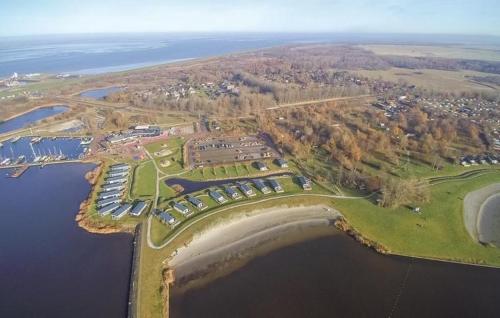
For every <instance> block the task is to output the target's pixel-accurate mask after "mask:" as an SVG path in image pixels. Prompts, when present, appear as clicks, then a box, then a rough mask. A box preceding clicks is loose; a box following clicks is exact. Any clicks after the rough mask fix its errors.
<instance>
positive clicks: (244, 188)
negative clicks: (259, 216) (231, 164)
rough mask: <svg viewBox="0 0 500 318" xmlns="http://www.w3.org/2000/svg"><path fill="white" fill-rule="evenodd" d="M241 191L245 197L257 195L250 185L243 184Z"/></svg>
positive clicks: (240, 186)
mask: <svg viewBox="0 0 500 318" xmlns="http://www.w3.org/2000/svg"><path fill="white" fill-rule="evenodd" d="M239 188H240V191H241V192H243V194H244V195H246V196H247V197H253V196H254V195H255V192H253V190H252V188H250V187H249V186H248V185H246V184H244V183H241V184H240V185H239Z"/></svg>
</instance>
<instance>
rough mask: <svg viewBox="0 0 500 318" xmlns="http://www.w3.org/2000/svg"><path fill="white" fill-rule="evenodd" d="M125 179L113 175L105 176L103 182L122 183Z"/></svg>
mask: <svg viewBox="0 0 500 318" xmlns="http://www.w3.org/2000/svg"><path fill="white" fill-rule="evenodd" d="M126 181H127V178H126V177H114V178H107V179H106V182H105V184H115V183H124V182H126Z"/></svg>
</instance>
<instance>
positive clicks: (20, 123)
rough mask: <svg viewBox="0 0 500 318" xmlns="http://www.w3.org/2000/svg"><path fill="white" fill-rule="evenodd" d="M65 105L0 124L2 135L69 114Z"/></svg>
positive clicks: (37, 110) (35, 110) (38, 109)
mask: <svg viewBox="0 0 500 318" xmlns="http://www.w3.org/2000/svg"><path fill="white" fill-rule="evenodd" d="M68 110H69V108H68V107H67V106H64V105H57V106H49V107H41V108H37V109H34V110H32V111H30V112H27V113H25V114H22V115H19V116H17V117H14V118H12V119H9V120H7V121H4V122H2V123H0V134H3V133H6V132H9V131H13V130H17V129H21V128H24V127H27V126H29V125H31V124H33V123H36V122H37V121H40V120H42V119H45V118H49V117H52V116H55V115H58V114H62V113H64V112H67V111H68Z"/></svg>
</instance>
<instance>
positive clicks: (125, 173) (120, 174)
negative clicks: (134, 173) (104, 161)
mask: <svg viewBox="0 0 500 318" xmlns="http://www.w3.org/2000/svg"><path fill="white" fill-rule="evenodd" d="M127 176H128V171H127V170H124V171H108V178H117V177H127Z"/></svg>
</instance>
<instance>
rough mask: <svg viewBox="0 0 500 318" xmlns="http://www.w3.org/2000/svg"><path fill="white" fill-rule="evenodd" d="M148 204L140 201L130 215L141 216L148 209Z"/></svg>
mask: <svg viewBox="0 0 500 318" xmlns="http://www.w3.org/2000/svg"><path fill="white" fill-rule="evenodd" d="M147 206H148V204H147V203H146V202H144V201H139V202H137V203H136V204H135V205H134V208H133V209H132V210H131V211H130V215H133V216H140V215H141V214H142V212H144V210H145V209H146V208H147Z"/></svg>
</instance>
